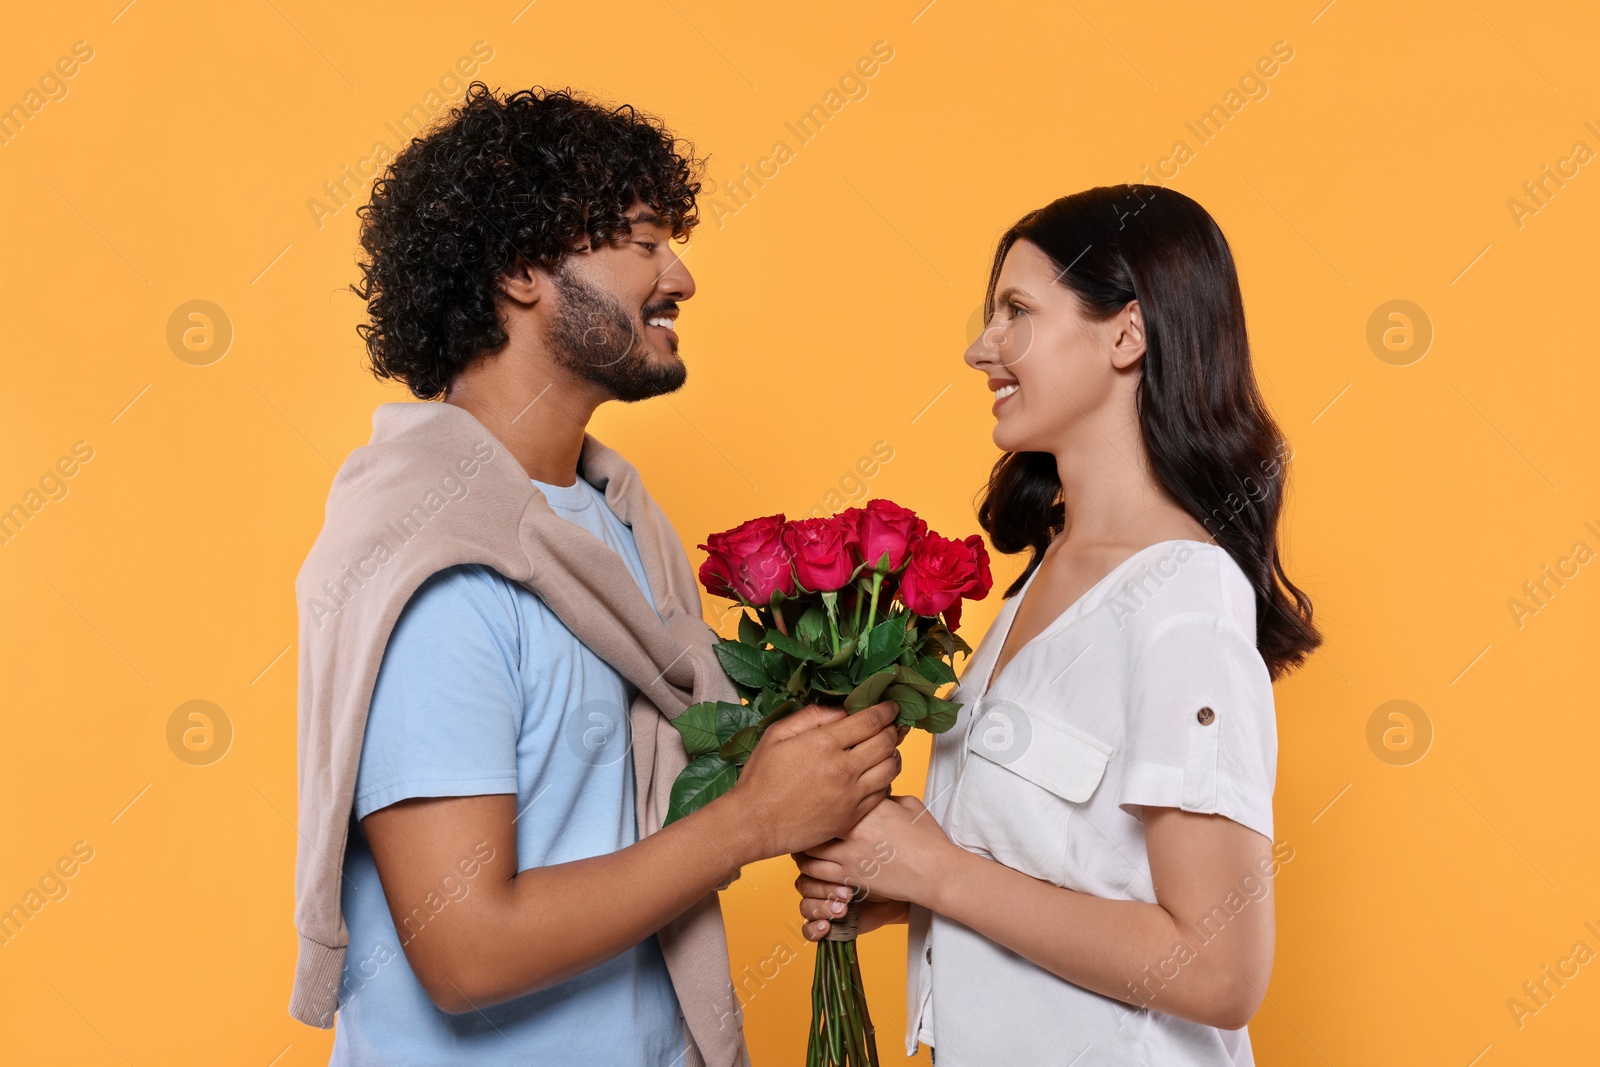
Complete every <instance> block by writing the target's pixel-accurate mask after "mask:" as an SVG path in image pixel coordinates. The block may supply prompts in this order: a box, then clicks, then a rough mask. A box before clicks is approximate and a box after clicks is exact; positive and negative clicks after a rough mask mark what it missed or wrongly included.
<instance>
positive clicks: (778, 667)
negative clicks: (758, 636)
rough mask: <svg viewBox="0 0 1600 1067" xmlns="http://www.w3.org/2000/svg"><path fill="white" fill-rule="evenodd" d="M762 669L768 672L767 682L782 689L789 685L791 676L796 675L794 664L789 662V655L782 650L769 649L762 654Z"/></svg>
mask: <svg viewBox="0 0 1600 1067" xmlns="http://www.w3.org/2000/svg"><path fill="white" fill-rule="evenodd" d="M761 667H762V669H763V670H765V671H766V675H767V676H766V680H765V681H763V682H762V683H761V684H762V685H766V684H767V682H771V683H772V684H774V685H776V686H778V687H779V688H782V687H783V686H785V685H788V684H789V676H790V675H791V674H793V673H794V664H793V663H791V662H789V654H788V653H786V652H784V651H782V650H780V649H776V648H774V649H769V650H767V651H766V652H763V653H761Z"/></svg>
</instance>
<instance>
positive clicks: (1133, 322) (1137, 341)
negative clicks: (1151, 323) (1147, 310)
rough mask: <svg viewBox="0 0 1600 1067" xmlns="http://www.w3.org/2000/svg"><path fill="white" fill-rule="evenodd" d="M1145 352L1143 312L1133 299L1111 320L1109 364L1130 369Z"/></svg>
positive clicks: (1117, 367) (1137, 302)
mask: <svg viewBox="0 0 1600 1067" xmlns="http://www.w3.org/2000/svg"><path fill="white" fill-rule="evenodd" d="M1144 353H1145V332H1144V312H1143V310H1142V309H1141V308H1140V307H1139V301H1137V300H1133V301H1130V302H1129V303H1128V306H1127V307H1125V308H1123V309H1122V310H1121V311H1119V312H1117V314H1116V316H1115V317H1114V318H1113V319H1112V320H1111V365H1112V366H1113V367H1115V368H1116V369H1117V370H1131V369H1133V368H1134V367H1137V366H1138V365H1139V361H1140V360H1141V359H1143V358H1144Z"/></svg>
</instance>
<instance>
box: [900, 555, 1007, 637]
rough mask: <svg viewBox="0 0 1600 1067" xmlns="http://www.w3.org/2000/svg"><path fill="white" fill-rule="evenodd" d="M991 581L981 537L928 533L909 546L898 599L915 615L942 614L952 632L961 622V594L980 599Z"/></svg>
mask: <svg viewBox="0 0 1600 1067" xmlns="http://www.w3.org/2000/svg"><path fill="white" fill-rule="evenodd" d="M993 585H994V579H993V577H992V576H991V575H990V573H989V553H988V550H987V549H985V548H984V547H983V538H981V537H979V536H978V535H977V534H973V535H972V536H971V537H969V538H967V539H966V540H965V541H954V540H951V539H950V538H947V537H940V536H939V535H938V534H936V533H930V534H925V535H924V536H923V537H921V538H920V539H919V540H918V541H917V543H916V544H915V545H913V546H912V549H911V558H910V561H909V562H908V563H907V564H906V572H905V575H904V576H903V577H902V578H901V582H900V599H901V601H902V602H904V604H905V606H906V607H907V608H909V609H911V610H912V611H914V612H916V613H917V614H918V615H939V614H943V615H944V621H945V625H946V626H948V627H949V628H950V630H951V631H952V632H954V631H955V629H956V627H958V626H959V625H961V600H962V598H963V597H965V598H966V599H968V600H982V599H983V598H984V597H986V596H988V595H989V590H990V588H992V587H993Z"/></svg>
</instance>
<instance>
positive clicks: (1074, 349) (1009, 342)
mask: <svg viewBox="0 0 1600 1067" xmlns="http://www.w3.org/2000/svg"><path fill="white" fill-rule="evenodd" d="M1061 273H1062V271H1061V268H1060V267H1059V266H1057V265H1056V264H1055V263H1054V262H1052V261H1051V259H1050V257H1049V256H1047V255H1045V254H1044V252H1043V251H1041V250H1040V249H1039V246H1038V245H1035V244H1033V243H1032V242H1031V241H1027V240H1022V239H1019V240H1018V241H1017V242H1016V243H1015V244H1013V245H1012V246H1011V248H1010V249H1009V250H1007V252H1006V258H1005V261H1004V262H1003V263H1002V264H1001V266H1000V276H999V278H998V279H997V280H996V282H995V287H994V304H993V306H992V307H990V308H989V322H988V326H987V327H986V328H985V329H984V331H983V332H982V333H981V334H979V335H978V339H977V340H976V341H974V342H973V343H972V345H971V346H970V347H968V349H967V352H966V362H967V365H968V366H970V367H972V368H973V369H974V370H977V371H979V372H981V373H983V374H984V375H985V376H986V377H987V378H988V379H989V388H990V389H991V390H994V391H995V404H994V415H995V426H994V443H995V444H996V445H997V446H999V447H1000V448H1001V449H1002V450H1003V451H1006V452H1056V451H1058V450H1059V449H1061V448H1062V447H1064V446H1065V445H1066V444H1067V442H1069V441H1070V440H1072V439H1073V438H1074V437H1075V436H1076V434H1078V433H1080V432H1082V431H1083V430H1085V429H1089V431H1090V432H1094V431H1093V430H1092V429H1091V427H1092V426H1093V424H1096V423H1098V422H1100V419H1099V418H1097V416H1098V415H1100V414H1101V413H1103V412H1105V410H1106V408H1107V407H1108V405H1125V404H1126V403H1127V401H1126V395H1127V393H1128V391H1127V390H1126V389H1125V388H1119V383H1120V384H1123V385H1126V384H1127V377H1128V375H1129V374H1137V372H1138V362H1139V360H1138V357H1139V356H1140V355H1142V354H1143V351H1144V341H1143V337H1144V334H1143V322H1142V321H1141V319H1140V317H1139V311H1138V303H1137V302H1134V303H1132V304H1130V305H1129V308H1128V309H1124V310H1122V311H1119V312H1118V313H1117V314H1116V315H1114V316H1113V317H1112V318H1111V319H1109V320H1106V321H1103V322H1095V321H1094V320H1092V319H1090V318H1089V317H1088V316H1086V315H1085V314H1084V313H1083V309H1082V308H1081V307H1080V306H1079V304H1078V298H1077V297H1076V296H1074V295H1073V293H1072V290H1071V289H1069V288H1067V286H1066V285H1065V284H1063V283H1062V282H1059V281H1057V278H1058V277H1059V276H1060V275H1061Z"/></svg>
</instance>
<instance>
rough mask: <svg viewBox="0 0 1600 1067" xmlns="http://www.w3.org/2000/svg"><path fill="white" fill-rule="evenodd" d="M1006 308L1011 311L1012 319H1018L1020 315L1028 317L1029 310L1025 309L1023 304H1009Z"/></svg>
mask: <svg viewBox="0 0 1600 1067" xmlns="http://www.w3.org/2000/svg"><path fill="white" fill-rule="evenodd" d="M1006 307H1007V308H1008V309H1009V310H1010V311H1011V317H1012V318H1016V317H1017V316H1018V315H1026V314H1027V313H1028V309H1027V308H1025V307H1023V306H1022V305H1021V304H1007V305H1006Z"/></svg>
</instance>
